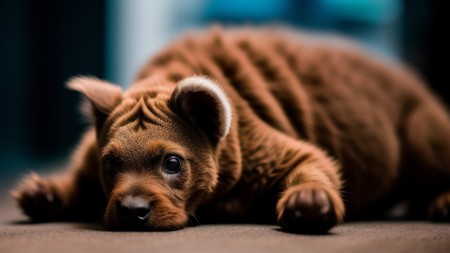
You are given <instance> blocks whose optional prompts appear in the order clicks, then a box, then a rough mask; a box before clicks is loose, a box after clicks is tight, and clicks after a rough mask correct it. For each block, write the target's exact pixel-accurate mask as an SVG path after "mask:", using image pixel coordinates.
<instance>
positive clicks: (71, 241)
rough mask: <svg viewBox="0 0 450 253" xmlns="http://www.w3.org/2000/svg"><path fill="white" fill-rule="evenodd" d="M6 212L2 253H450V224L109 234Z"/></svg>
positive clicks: (6, 205) (5, 207) (5, 206)
mask: <svg viewBox="0 0 450 253" xmlns="http://www.w3.org/2000/svg"><path fill="white" fill-rule="evenodd" d="M1 203H2V205H1V207H0V215H1V216H0V252H2V253H10V252H17V253H19V252H20V253H26V252H43V253H44V252H45V253H53V252H58V253H59V252H64V253H71V252H107V253H114V252H127V253H133V252H151V253H156V252H183V253H189V252H196V253H199V252H247V253H248V252H258V253H264V252H275V253H281V252H299V253H301V252H345V253H350V252H364V253H371V252H374V253H380V252H405V253H406V252H408V253H414V252H421V253H422V252H426V253H432V252H450V224H438V223H430V222H427V221H423V222H417V221H415V222H404V221H402V222H355V223H347V224H344V225H341V226H338V227H335V228H333V229H332V230H331V232H330V233H329V234H328V235H296V234H288V233H284V232H282V231H280V230H279V229H278V227H277V226H270V225H238V224H237V225H202V226H197V227H191V228H187V229H183V230H180V231H174V232H109V231H105V230H104V229H103V227H102V226H101V225H99V224H88V223H61V222H58V223H44V224H30V223H28V222H27V219H26V217H24V216H23V215H22V214H21V213H20V211H19V210H18V209H17V208H16V207H15V205H14V203H13V202H12V201H11V200H10V199H8V198H7V199H6V200H4V201H2V202H1Z"/></svg>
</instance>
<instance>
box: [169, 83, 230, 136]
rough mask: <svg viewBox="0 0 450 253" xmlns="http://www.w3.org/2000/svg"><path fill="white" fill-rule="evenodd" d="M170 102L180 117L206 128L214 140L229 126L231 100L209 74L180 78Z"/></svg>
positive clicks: (200, 127) (208, 134)
mask: <svg viewBox="0 0 450 253" xmlns="http://www.w3.org/2000/svg"><path fill="white" fill-rule="evenodd" d="M170 105H171V107H172V108H173V110H174V111H175V112H176V113H178V114H179V115H180V116H181V117H183V118H185V119H186V120H187V121H188V122H190V123H192V124H193V125H195V126H196V127H198V128H199V129H200V130H201V131H203V132H204V133H205V134H206V135H207V136H208V137H209V138H210V140H211V141H212V142H213V143H214V144H217V142H218V141H219V140H220V139H221V138H223V137H225V136H226V135H227V134H228V132H229V130H230V126H231V105H230V102H229V100H228V98H227V96H226V94H225V92H224V91H223V90H222V88H220V86H219V85H218V84H216V83H215V82H214V81H212V80H211V79H209V78H206V77H201V76H194V77H188V78H185V79H183V80H181V81H180V82H178V84H177V86H176V88H175V90H174V92H173V93H172V97H171V99H170Z"/></svg>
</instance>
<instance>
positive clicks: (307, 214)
mask: <svg viewBox="0 0 450 253" xmlns="http://www.w3.org/2000/svg"><path fill="white" fill-rule="evenodd" d="M277 214H278V223H279V224H280V226H281V228H282V229H283V230H285V231H288V232H293V233H305V234H322V233H326V232H327V231H328V230H329V229H330V228H331V227H333V226H334V225H336V224H338V223H341V222H342V219H343V216H344V204H343V202H342V199H341V197H340V196H339V194H338V193H337V191H335V190H333V189H328V188H327V187H326V186H323V185H320V184H315V183H306V184H301V185H296V186H293V187H291V188H289V189H287V190H286V191H285V192H283V195H282V197H281V199H280V200H279V201H278V204H277Z"/></svg>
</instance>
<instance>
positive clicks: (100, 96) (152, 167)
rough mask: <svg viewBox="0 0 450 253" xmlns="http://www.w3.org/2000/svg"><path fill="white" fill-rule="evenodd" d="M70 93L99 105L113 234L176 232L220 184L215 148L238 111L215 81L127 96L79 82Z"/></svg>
mask: <svg viewBox="0 0 450 253" xmlns="http://www.w3.org/2000/svg"><path fill="white" fill-rule="evenodd" d="M69 87H70V88H72V89H75V90H77V91H79V92H81V93H83V94H84V95H85V97H86V98H87V100H88V101H89V102H90V104H91V105H92V112H93V116H94V119H95V125H96V129H97V139H98V145H99V148H100V150H101V155H100V168H101V181H102V186H103V189H104V191H105V194H106V195H107V197H108V206H107V210H106V213H105V217H104V223H105V225H106V226H107V227H108V228H109V229H144V230H171V229H178V228H182V227H184V226H186V224H187V222H188V217H189V214H193V212H195V209H196V207H197V205H198V204H199V203H200V202H201V201H202V199H204V198H205V197H207V196H208V195H209V194H211V193H212V192H213V191H214V189H215V187H216V184H217V178H218V165H217V159H216V157H215V153H216V147H217V146H218V143H219V142H220V140H221V139H222V138H224V137H225V136H226V135H227V133H228V131H229V129H230V124H231V106H230V103H229V100H228V99H227V97H226V95H225V93H224V92H223V91H222V89H221V88H220V87H219V86H218V85H217V84H215V83H214V82H213V81H212V80H209V79H207V78H204V77H189V78H186V79H184V80H182V81H180V82H178V83H177V84H170V83H161V81H152V80H147V81H141V83H138V84H136V85H134V86H133V87H132V88H131V89H130V90H128V91H127V92H122V90H121V89H120V88H118V87H117V86H114V85H112V84H109V83H107V82H104V81H101V80H98V79H93V78H86V77H78V78H75V79H72V80H71V81H70V82H69Z"/></svg>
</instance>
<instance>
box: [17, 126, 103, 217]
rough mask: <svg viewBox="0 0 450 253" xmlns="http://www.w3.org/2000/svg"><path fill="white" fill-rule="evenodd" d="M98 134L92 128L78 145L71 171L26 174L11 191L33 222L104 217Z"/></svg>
mask: <svg viewBox="0 0 450 253" xmlns="http://www.w3.org/2000/svg"><path fill="white" fill-rule="evenodd" d="M96 157H97V148H96V142H95V133H94V132H93V131H89V132H88V133H87V134H86V135H85V137H84V139H83V141H82V143H81V145H80V146H79V148H78V150H77V152H76V154H75V156H74V159H73V161H72V164H71V167H72V168H71V170H69V171H68V172H65V174H62V175H60V176H53V177H50V178H43V177H41V176H39V175H38V174H36V173H31V174H29V175H27V176H26V177H25V178H24V179H23V180H22V181H21V183H19V185H18V186H17V187H16V189H14V190H13V191H12V192H11V194H12V196H13V197H14V198H15V199H16V201H17V203H18V205H19V207H20V208H21V209H22V210H23V211H24V213H25V214H26V215H28V216H29V217H30V218H31V219H32V220H33V221H51V220H61V219H64V220H85V219H91V218H94V217H96V216H98V217H101V216H99V215H101V214H99V213H98V212H99V210H101V206H99V204H101V203H103V202H105V200H104V199H105V196H104V194H103V193H102V190H101V186H100V183H99V182H100V181H99V178H98V177H99V176H98V163H97V158H96Z"/></svg>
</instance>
